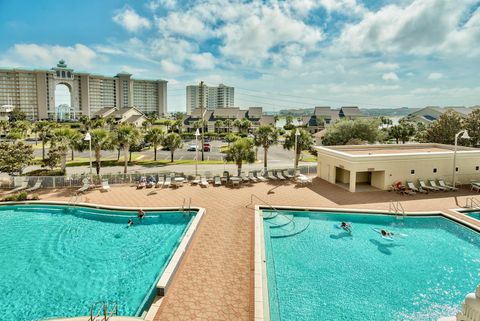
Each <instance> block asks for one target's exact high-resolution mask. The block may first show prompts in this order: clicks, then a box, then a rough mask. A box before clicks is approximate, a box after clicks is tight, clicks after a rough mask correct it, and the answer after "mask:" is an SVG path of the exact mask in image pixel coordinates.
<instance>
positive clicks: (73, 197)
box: [68, 194, 79, 206]
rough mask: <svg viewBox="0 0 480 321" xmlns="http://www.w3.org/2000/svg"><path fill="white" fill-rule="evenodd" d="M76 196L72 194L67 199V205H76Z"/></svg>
mask: <svg viewBox="0 0 480 321" xmlns="http://www.w3.org/2000/svg"><path fill="white" fill-rule="evenodd" d="M78 197H79V195H78V194H73V195H72V196H71V197H70V199H69V200H68V205H69V206H75V205H77V202H78Z"/></svg>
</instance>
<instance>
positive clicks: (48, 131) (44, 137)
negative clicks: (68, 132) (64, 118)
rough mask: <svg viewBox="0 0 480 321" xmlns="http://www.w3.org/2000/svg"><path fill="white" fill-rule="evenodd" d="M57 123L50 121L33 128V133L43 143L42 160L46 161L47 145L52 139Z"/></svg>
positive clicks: (36, 124) (37, 123)
mask: <svg viewBox="0 0 480 321" xmlns="http://www.w3.org/2000/svg"><path fill="white" fill-rule="evenodd" d="M55 127H56V123H53V122H49V121H39V122H36V123H35V125H34V126H33V132H34V133H36V134H37V136H38V138H39V139H40V141H41V142H42V160H45V144H46V143H47V142H48V140H49V139H50V138H51V136H52V133H53V129H54V128H55Z"/></svg>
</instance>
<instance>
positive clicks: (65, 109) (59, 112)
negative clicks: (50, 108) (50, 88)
mask: <svg viewBox="0 0 480 321" xmlns="http://www.w3.org/2000/svg"><path fill="white" fill-rule="evenodd" d="M72 117H74V115H73V111H72V94H71V92H70V87H69V86H67V85H66V84H58V85H57V86H55V120H58V121H65V120H69V119H72Z"/></svg>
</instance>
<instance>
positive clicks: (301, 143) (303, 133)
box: [283, 128, 313, 167]
mask: <svg viewBox="0 0 480 321" xmlns="http://www.w3.org/2000/svg"><path fill="white" fill-rule="evenodd" d="M297 129H298V133H299V135H298V137H297V153H296V154H295V167H297V166H298V160H299V159H300V154H301V153H302V150H310V149H311V148H312V146H313V138H312V135H311V134H310V132H309V131H308V130H305V129H303V128H302V129H300V128H297ZM297 129H293V130H291V131H289V132H288V133H286V134H285V142H284V143H283V148H285V149H288V150H291V149H293V150H295V133H296V131H297Z"/></svg>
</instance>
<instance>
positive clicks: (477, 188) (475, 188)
mask: <svg viewBox="0 0 480 321" xmlns="http://www.w3.org/2000/svg"><path fill="white" fill-rule="evenodd" d="M470 190H471V191H477V192H480V183H478V182H471V183H470Z"/></svg>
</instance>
